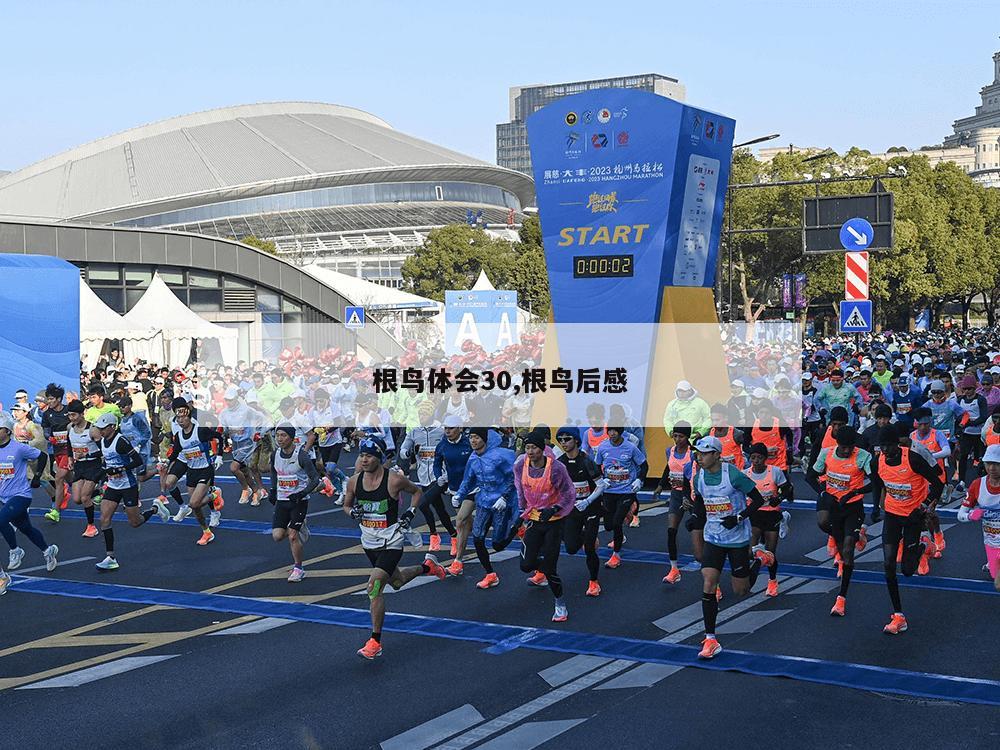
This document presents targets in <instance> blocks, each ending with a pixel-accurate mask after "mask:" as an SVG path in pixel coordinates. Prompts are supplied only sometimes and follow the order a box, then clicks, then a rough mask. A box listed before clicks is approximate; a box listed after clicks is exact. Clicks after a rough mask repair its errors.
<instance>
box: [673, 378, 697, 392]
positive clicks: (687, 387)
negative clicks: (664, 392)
mask: <svg viewBox="0 0 1000 750" xmlns="http://www.w3.org/2000/svg"><path fill="white" fill-rule="evenodd" d="M677 390H679V391H693V390H694V388H692V387H691V384H690V383H689V382H687V381H686V380H682V381H680V382H679V383H678V384H677Z"/></svg>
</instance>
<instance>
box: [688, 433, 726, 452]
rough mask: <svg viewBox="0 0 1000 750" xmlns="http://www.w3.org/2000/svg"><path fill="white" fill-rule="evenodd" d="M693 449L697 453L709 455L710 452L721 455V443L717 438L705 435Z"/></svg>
mask: <svg viewBox="0 0 1000 750" xmlns="http://www.w3.org/2000/svg"><path fill="white" fill-rule="evenodd" d="M694 449H695V450H696V451H698V452H699V453H709V452H710V451H716V452H718V453H722V442H721V441H720V440H719V438H717V437H712V436H711V435H707V436H706V437H703V438H702V439H701V440H699V441H698V442H697V443H695V444H694Z"/></svg>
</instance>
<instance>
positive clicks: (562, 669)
mask: <svg viewBox="0 0 1000 750" xmlns="http://www.w3.org/2000/svg"><path fill="white" fill-rule="evenodd" d="M609 661H611V659H605V658H603V657H601V656H588V655H587V654H580V655H579V656H574V657H572V658H569V659H566V660H565V661H561V662H559V663H558V664H553V665H552V666H551V667H548V668H547V669H543V670H542V671H541V672H539V673H538V676H539V677H541V678H542V679H543V680H545V681H546V682H547V683H549V685H550V686H551V687H559V686H560V685H565V684H566V683H567V682H569V681H570V680H575V679H576V678H577V677H579V676H580V675H582V674H586V673H587V672H591V671H593V670H595V669H597V668H598V667H603V666H604V665H605V664H607V663H608V662H609Z"/></svg>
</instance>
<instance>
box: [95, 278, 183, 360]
mask: <svg viewBox="0 0 1000 750" xmlns="http://www.w3.org/2000/svg"><path fill="white" fill-rule="evenodd" d="M108 339H117V340H120V341H121V342H122V354H123V355H124V357H125V360H126V361H128V362H131V361H133V360H135V359H143V360H146V361H147V362H150V361H152V360H153V359H154V358H155V357H158V356H160V355H161V354H162V352H163V338H162V336H161V335H160V331H159V330H158V329H157V328H153V327H142V326H137V325H134V324H132V323H130V322H129V321H127V320H125V318H124V317H123V316H121V315H119V314H118V313H116V312H115V311H114V310H112V309H111V308H110V307H108V306H107V305H106V304H105V303H104V301H103V300H102V299H101V298H100V297H98V296H97V295H96V294H94V291H93V290H92V289H91V288H90V287H89V286H87V285H86V283H84V281H83V279H80V358H81V359H82V360H83V361H84V362H86V364H87V366H88V367H91V368H92V367H94V365H95V364H97V358H98V357H99V356H100V354H101V350H102V349H103V348H104V342H105V341H107V340H108Z"/></svg>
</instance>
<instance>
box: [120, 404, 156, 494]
mask: <svg viewBox="0 0 1000 750" xmlns="http://www.w3.org/2000/svg"><path fill="white" fill-rule="evenodd" d="M118 408H119V409H120V410H121V413H122V416H121V421H120V422H119V424H118V430H119V431H120V432H121V434H122V437H124V438H125V439H126V440H128V442H129V444H130V445H131V446H132V447H134V448H135V450H136V453H138V454H139V455H140V456H142V460H143V462H144V463H143V465H142V473H141V474H140V475H139V481H140V482H145V481H146V480H147V479H151V478H152V477H153V476H155V474H156V467H155V465H154V462H153V453H152V445H151V441H152V439H153V431H152V429H151V428H150V426H149V420H148V419H147V418H146V412H145V411H133V410H132V397H131V396H122V397H121V398H120V399H119V400H118Z"/></svg>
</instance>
